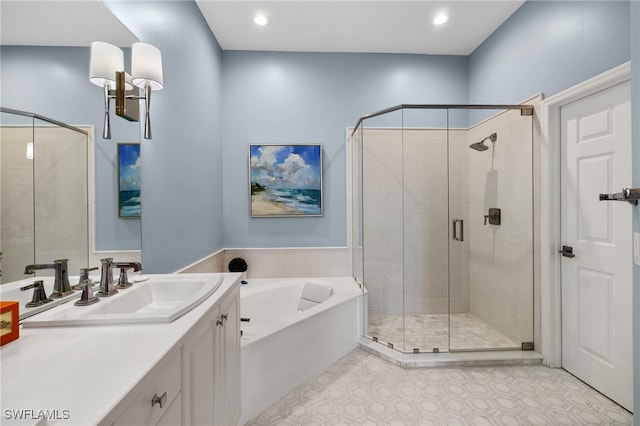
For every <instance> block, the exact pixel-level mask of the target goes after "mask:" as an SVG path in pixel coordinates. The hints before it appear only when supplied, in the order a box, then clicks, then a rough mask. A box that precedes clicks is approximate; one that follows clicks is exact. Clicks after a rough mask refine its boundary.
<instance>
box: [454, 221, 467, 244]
mask: <svg viewBox="0 0 640 426" xmlns="http://www.w3.org/2000/svg"><path fill="white" fill-rule="evenodd" d="M451 224H452V234H453V235H452V239H453V240H454V241H464V220H462V219H453V220H452V221H451ZM458 225H460V226H459V228H460V235H458Z"/></svg>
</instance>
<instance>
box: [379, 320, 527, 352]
mask: <svg viewBox="0 0 640 426" xmlns="http://www.w3.org/2000/svg"><path fill="white" fill-rule="evenodd" d="M448 318H449V316H448V315H446V314H415V315H406V316H404V317H403V316H402V315H388V314H372V313H369V328H368V331H367V333H366V334H367V335H368V336H372V337H374V336H375V337H377V338H378V339H379V341H381V342H384V343H392V344H393V347H394V348H395V349H398V350H400V351H403V352H412V351H413V349H414V348H418V349H420V351H421V352H431V351H432V350H433V349H434V348H438V349H439V350H440V351H446V350H448V349H449V341H450V343H451V350H466V349H470V350H478V349H520V346H521V343H520V342H514V341H512V340H510V339H509V338H507V337H506V336H505V335H503V334H502V333H500V332H499V331H497V330H496V329H494V328H493V327H491V326H490V325H488V324H487V323H485V322H484V321H482V320H480V319H478V318H476V317H475V316H473V315H472V314H470V313H461V314H451V333H450V335H449V319H448ZM403 330H404V345H403Z"/></svg>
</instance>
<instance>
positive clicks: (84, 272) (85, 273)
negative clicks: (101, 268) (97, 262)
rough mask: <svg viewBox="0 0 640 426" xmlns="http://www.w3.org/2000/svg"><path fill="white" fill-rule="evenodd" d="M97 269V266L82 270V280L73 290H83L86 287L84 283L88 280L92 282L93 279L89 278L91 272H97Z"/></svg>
mask: <svg viewBox="0 0 640 426" xmlns="http://www.w3.org/2000/svg"><path fill="white" fill-rule="evenodd" d="M97 269H98V267H97V266H94V267H93V268H80V280H79V281H78V284H76V285H74V286H73V287H71V288H72V289H74V290H81V289H82V288H83V287H84V285H83V283H84V282H85V281H86V280H89V281H91V278H89V272H91V271H95V270H97Z"/></svg>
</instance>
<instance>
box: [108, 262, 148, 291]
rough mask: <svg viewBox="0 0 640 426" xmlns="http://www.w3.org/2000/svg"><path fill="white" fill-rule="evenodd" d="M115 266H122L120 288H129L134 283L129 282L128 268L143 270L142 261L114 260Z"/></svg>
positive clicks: (136, 270) (137, 270) (135, 270)
mask: <svg viewBox="0 0 640 426" xmlns="http://www.w3.org/2000/svg"><path fill="white" fill-rule="evenodd" d="M113 266H114V267H116V268H120V277H119V278H118V285H117V287H118V288H128V287H131V286H132V285H133V284H131V283H130V282H129V277H128V276H127V270H128V269H133V272H139V271H142V264H141V263H140V262H113Z"/></svg>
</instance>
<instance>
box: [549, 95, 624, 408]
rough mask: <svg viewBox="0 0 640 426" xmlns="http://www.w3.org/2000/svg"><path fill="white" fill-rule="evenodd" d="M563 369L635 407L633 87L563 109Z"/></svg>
mask: <svg viewBox="0 0 640 426" xmlns="http://www.w3.org/2000/svg"><path fill="white" fill-rule="evenodd" d="M561 123H562V124H561V125H562V139H561V162H562V163H561V169H562V171H561V221H562V222H561V228H562V244H563V245H567V246H571V247H573V252H574V254H575V257H574V258H569V257H563V258H562V366H563V368H565V369H566V370H567V371H569V372H571V373H572V374H574V375H576V376H578V377H579V378H580V379H582V380H583V381H585V382H586V383H588V384H590V385H591V386H593V387H595V388H596V389H598V390H599V391H600V392H602V393H603V394H605V395H607V396H608V397H610V398H611V399H613V400H615V401H616V402H618V403H619V404H621V405H622V406H624V407H625V408H627V409H629V410H630V409H631V408H632V393H633V389H632V347H631V342H632V334H631V326H632V319H631V318H632V317H631V292H632V278H631V274H632V254H631V247H632V246H631V235H632V226H631V213H632V211H631V206H630V205H629V204H628V203H625V202H605V201H599V197H598V195H599V194H600V193H612V192H619V191H620V190H621V189H622V188H623V187H626V186H629V185H630V184H631V112H630V85H629V83H624V84H621V85H618V86H615V87H613V88H611V89H608V90H605V91H602V92H599V93H597V94H594V95H592V96H589V97H586V98H584V99H581V100H579V101H576V102H574V103H571V104H569V105H566V106H564V107H562V109H561Z"/></svg>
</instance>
